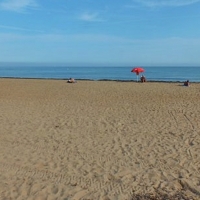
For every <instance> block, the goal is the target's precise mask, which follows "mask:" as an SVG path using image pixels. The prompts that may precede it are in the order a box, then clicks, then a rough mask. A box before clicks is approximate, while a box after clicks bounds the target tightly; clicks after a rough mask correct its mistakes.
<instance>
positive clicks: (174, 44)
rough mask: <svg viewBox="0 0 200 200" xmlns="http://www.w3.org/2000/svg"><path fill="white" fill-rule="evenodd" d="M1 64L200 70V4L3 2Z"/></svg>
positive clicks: (159, 0)
mask: <svg viewBox="0 0 200 200" xmlns="http://www.w3.org/2000/svg"><path fill="white" fill-rule="evenodd" d="M0 62H25V63H26V62H29V63H63V64H69V65H119V66H129V65H131V66H135V65H143V66H163V65H185V66H200V0H96V1H94V0H40V1H39V0H1V1H0Z"/></svg>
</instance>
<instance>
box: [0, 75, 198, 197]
mask: <svg viewBox="0 0 200 200" xmlns="http://www.w3.org/2000/svg"><path fill="white" fill-rule="evenodd" d="M199 119H200V83H192V84H191V85H190V87H184V86H182V83H167V82H166V83H162V82H160V83H158V82H150V83H148V82H147V83H137V82H117V81H78V82H77V83H75V84H70V83H67V81H66V80H42V79H40V80H39V79H3V78H2V79H0V121H1V123H0V200H10V199H13V200H98V199H99V200H129V199H131V198H132V197H133V195H134V194H147V193H151V194H155V193H158V192H159V193H162V194H171V195H173V194H174V193H176V192H181V193H182V194H184V195H187V196H188V197H191V198H193V199H195V200H196V199H200V120H199Z"/></svg>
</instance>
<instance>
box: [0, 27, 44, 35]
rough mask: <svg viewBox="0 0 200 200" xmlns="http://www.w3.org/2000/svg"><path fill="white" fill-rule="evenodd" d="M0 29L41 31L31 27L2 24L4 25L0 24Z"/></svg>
mask: <svg viewBox="0 0 200 200" xmlns="http://www.w3.org/2000/svg"><path fill="white" fill-rule="evenodd" d="M0 29H10V30H15V31H27V32H39V33H42V32H43V31H41V30H33V29H28V28H22V27H16V26H4V25H0Z"/></svg>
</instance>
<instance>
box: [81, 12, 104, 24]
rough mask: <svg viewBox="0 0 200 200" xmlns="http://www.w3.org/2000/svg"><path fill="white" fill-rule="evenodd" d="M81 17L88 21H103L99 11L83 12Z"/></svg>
mask: <svg viewBox="0 0 200 200" xmlns="http://www.w3.org/2000/svg"><path fill="white" fill-rule="evenodd" d="M79 19H80V20H83V21H88V22H101V21H103V20H102V19H100V18H99V14H98V13H89V12H85V13H83V14H81V15H80V17H79Z"/></svg>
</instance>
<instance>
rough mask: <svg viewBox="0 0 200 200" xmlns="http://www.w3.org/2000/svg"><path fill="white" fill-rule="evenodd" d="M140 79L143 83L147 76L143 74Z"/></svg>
mask: <svg viewBox="0 0 200 200" xmlns="http://www.w3.org/2000/svg"><path fill="white" fill-rule="evenodd" d="M140 81H141V82H142V83H144V82H146V78H145V76H144V75H142V76H141V78H140Z"/></svg>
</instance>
